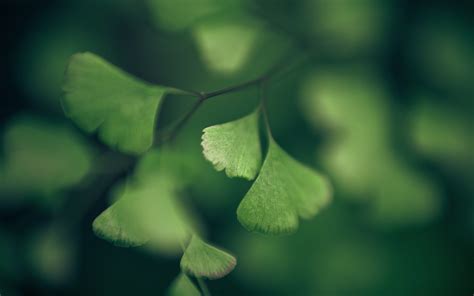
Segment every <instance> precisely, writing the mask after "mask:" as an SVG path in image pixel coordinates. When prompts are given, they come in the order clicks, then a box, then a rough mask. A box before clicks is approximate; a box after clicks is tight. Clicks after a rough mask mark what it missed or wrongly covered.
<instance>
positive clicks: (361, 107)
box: [302, 69, 441, 226]
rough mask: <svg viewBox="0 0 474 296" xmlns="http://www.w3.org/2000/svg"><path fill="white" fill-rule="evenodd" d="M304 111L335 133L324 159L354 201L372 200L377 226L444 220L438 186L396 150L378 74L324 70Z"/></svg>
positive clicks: (307, 89) (306, 92)
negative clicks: (439, 218) (440, 216)
mask: <svg viewBox="0 0 474 296" xmlns="http://www.w3.org/2000/svg"><path fill="white" fill-rule="evenodd" d="M341 86H344V87H341ZM302 106H303V108H302V110H303V111H304V112H305V114H306V117H307V118H308V120H309V121H310V122H312V123H313V124H314V125H316V126H317V127H319V126H321V125H325V126H327V127H328V129H329V130H331V131H332V132H333V135H334V136H333V139H332V140H331V141H329V142H328V144H327V146H326V147H324V148H323V149H322V152H321V153H320V154H321V155H320V159H321V160H322V161H323V162H324V163H326V166H327V168H328V169H329V170H330V171H331V172H332V175H333V176H334V178H335V179H336V181H337V182H338V183H339V185H340V186H341V188H342V189H344V190H345V192H346V193H348V194H347V196H348V197H355V198H359V199H360V198H363V199H370V200H369V201H370V202H371V203H372V204H373V206H372V209H373V216H374V219H375V221H376V223H378V224H387V225H394V226H396V225H404V224H411V223H424V222H428V221H431V220H432V219H433V218H435V217H436V216H438V214H439V210H440V206H441V205H440V197H439V193H438V189H437V186H436V185H435V184H434V182H433V181H431V180H430V179H429V177H427V176H424V175H423V174H422V173H420V172H418V171H416V170H415V169H414V168H412V166H411V165H409V164H408V163H407V161H406V160H404V159H403V158H402V157H400V156H399V153H398V152H397V150H396V149H394V147H393V143H394V141H393V139H392V137H391V131H392V121H391V119H390V113H389V111H390V104H389V97H388V94H387V90H386V89H385V88H384V86H383V82H382V81H381V80H380V79H377V78H376V75H375V74H372V73H370V72H368V71H367V70H360V69H358V70H353V69H348V70H347V69H346V70H340V69H339V70H334V69H330V70H327V71H324V70H320V73H316V74H313V75H312V76H311V77H309V78H308V80H307V81H306V83H305V85H304V86H303V103H302ZM402 184H403V185H402Z"/></svg>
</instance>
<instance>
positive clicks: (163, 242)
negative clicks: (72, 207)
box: [93, 151, 194, 254]
mask: <svg viewBox="0 0 474 296" xmlns="http://www.w3.org/2000/svg"><path fill="white" fill-rule="evenodd" d="M166 156H167V154H166V151H152V152H149V153H148V154H147V155H145V156H144V157H143V159H142V160H141V161H140V164H139V167H138V168H137V171H136V173H135V175H134V178H133V179H132V180H130V181H129V182H128V183H127V184H125V185H120V186H121V188H120V190H116V191H115V192H116V193H118V197H115V198H113V200H116V201H115V202H114V204H113V205H112V206H110V207H109V208H108V209H106V210H105V211H104V212H103V213H102V214H101V215H100V216H98V217H97V218H96V219H95V220H94V224H93V227H94V231H95V233H96V234H97V235H98V236H99V237H101V238H104V239H106V240H108V241H110V242H111V243H112V244H114V245H117V246H121V247H135V246H141V245H144V244H146V248H149V249H151V250H156V251H159V252H162V253H163V252H164V253H165V254H166V253H171V254H174V253H176V252H177V251H178V250H180V249H181V245H182V244H183V242H185V241H186V240H187V239H188V238H189V236H190V234H191V233H193V232H194V230H193V228H194V226H193V222H192V221H191V220H192V218H191V217H189V216H188V215H187V213H186V210H185V209H184V208H183V205H182V204H181V201H180V200H179V195H178V193H179V190H180V188H182V187H183V184H182V183H181V182H180V181H179V177H178V175H177V174H174V173H173V169H171V168H169V167H166V166H163V164H164V163H165V162H164V161H162V160H161V159H163V158H166ZM173 165H179V163H177V164H173Z"/></svg>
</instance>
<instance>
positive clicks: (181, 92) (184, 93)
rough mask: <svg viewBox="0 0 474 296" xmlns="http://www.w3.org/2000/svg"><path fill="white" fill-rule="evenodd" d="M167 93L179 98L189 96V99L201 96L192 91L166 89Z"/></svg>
mask: <svg viewBox="0 0 474 296" xmlns="http://www.w3.org/2000/svg"><path fill="white" fill-rule="evenodd" d="M167 91H168V93H170V94H174V95H181V96H190V97H200V96H201V95H200V94H199V92H197V91H193V90H184V89H180V88H174V87H168V88H167Z"/></svg>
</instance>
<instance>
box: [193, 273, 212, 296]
mask: <svg viewBox="0 0 474 296" xmlns="http://www.w3.org/2000/svg"><path fill="white" fill-rule="evenodd" d="M196 280H197V282H198V285H199V288H200V289H201V292H202V295H203V296H211V292H210V291H209V289H208V288H207V285H206V282H205V281H204V280H203V279H202V278H200V277H198V278H196Z"/></svg>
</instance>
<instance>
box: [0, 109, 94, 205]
mask: <svg viewBox="0 0 474 296" xmlns="http://www.w3.org/2000/svg"><path fill="white" fill-rule="evenodd" d="M3 145H4V150H3V151H4V153H5V156H4V160H3V162H2V163H1V165H0V176H1V179H0V192H1V193H2V196H3V197H5V198H1V200H2V202H4V203H5V202H6V203H13V204H15V203H21V202H25V201H27V200H28V199H29V197H31V199H30V200H32V201H35V202H37V203H39V204H41V203H44V204H45V205H58V204H59V203H61V196H60V194H61V193H62V191H63V190H65V189H67V188H71V187H72V186H74V185H77V184H78V183H79V182H80V181H81V180H82V179H83V178H84V176H85V175H86V174H87V173H88V172H89V169H90V167H91V162H92V155H91V150H90V148H89V147H87V145H86V142H85V141H84V139H83V138H82V137H81V136H80V135H78V134H77V133H76V132H75V131H74V130H72V129H71V128H70V127H68V126H62V125H61V124H55V123H54V122H48V121H46V120H43V119H40V118H36V117H31V116H27V115H23V116H22V117H19V118H17V119H15V120H14V121H12V122H11V123H10V124H9V125H8V126H7V127H6V129H5V133H4V137H3ZM8 196H11V197H12V198H11V199H6V197H8Z"/></svg>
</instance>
